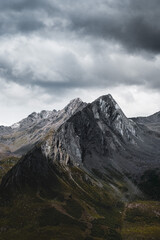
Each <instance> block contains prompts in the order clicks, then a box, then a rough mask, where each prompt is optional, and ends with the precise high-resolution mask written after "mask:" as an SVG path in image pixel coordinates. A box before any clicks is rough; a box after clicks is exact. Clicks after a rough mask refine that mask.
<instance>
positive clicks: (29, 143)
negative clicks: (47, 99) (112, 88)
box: [0, 95, 160, 239]
mask: <svg viewBox="0 0 160 240" xmlns="http://www.w3.org/2000/svg"><path fill="white" fill-rule="evenodd" d="M159 146H160V112H158V113H155V114H154V115H152V116H149V117H137V118H132V119H128V118H127V117H126V116H125V114H124V113H123V111H122V110H121V108H120V107H119V106H118V104H117V103H116V101H115V100H114V99H113V97H112V96H111V95H105V96H101V97H99V98H98V99H96V100H95V101H94V102H92V103H89V104H87V103H83V102H82V101H81V100H80V99H79V98H77V99H74V100H72V101H71V102H70V103H69V104H68V105H67V106H66V107H65V108H64V109H63V110H61V111H56V110H53V111H42V112H40V113H35V112H34V113H32V114H30V115H29V116H28V117H27V118H25V119H23V120H21V121H20V122H18V123H16V124H13V125H12V126H11V127H4V126H1V127H0V152H1V155H0V159H1V162H3V163H4V162H5V161H4V159H7V158H12V157H21V156H22V155H23V156H22V157H21V158H20V160H19V161H18V162H17V163H16V164H15V165H14V166H13V167H12V168H11V169H10V170H9V171H8V172H7V173H6V174H5V176H4V177H3V178H2V182H1V185H0V193H1V195H2V196H3V197H4V199H6V198H7V199H12V198H15V197H16V196H17V194H22V195H24V194H28V195H30V194H29V192H30V193H31V192H32V194H36V196H39V197H40V199H41V198H45V199H46V198H47V199H48V198H49V199H50V198H51V199H57V198H58V196H59V195H60V194H61V195H63V197H62V198H63V199H65V198H66V194H68V193H70V194H71V195H72V194H73V192H74V188H75V196H74V197H73V199H74V201H76V204H80V206H81V207H82V208H83V212H84V214H86V210H85V211H84V209H85V208H86V207H87V206H85V207H84V206H83V204H82V202H83V201H84V199H83V197H82V195H83V193H84V194H87V193H86V191H87V192H88V193H89V192H90V197H89V196H88V195H87V196H88V197H87V200H85V201H86V202H87V201H88V204H89V206H90V208H92V210H93V208H94V209H96V206H97V204H98V202H96V203H95V202H94V196H93V195H92V194H93V188H95V194H97V195H96V197H97V196H99V194H101V191H102V190H103V191H104V193H106V194H109V196H112V198H113V199H118V200H117V201H122V202H128V201H133V200H134V199H146V200H150V199H152V200H160V187H159V186H160V148H159ZM6 161H7V160H6ZM2 168H3V166H2ZM67 186H68V187H67ZM86 186H87V189H86ZM77 187H78V190H76V189H77ZM68 188H71V189H72V190H66V189H68ZM62 189H63V191H61V190H62ZM77 191H78V192H77ZM79 191H80V193H81V194H82V195H81V194H80V193H79ZM62 192H63V193H62ZM104 193H103V194H104ZM79 194H80V195H79ZM73 195H74V194H73ZM101 197H102V196H101ZM101 197H99V199H101ZM77 198H78V199H79V200H78V199H77ZM102 198H105V197H104V196H103V197H102ZM89 199H90V200H89ZM91 199H92V201H91ZM57 201H59V200H57ZM66 201H67V200H65V201H64V204H68V202H67V203H66ZM90 201H91V202H92V203H91V202H90ZM106 201H107V200H106ZM62 202H63V201H62ZM54 204H55V203H54ZM54 204H53V205H54ZM57 204H60V203H57ZM101 204H102V203H101V200H100V205H101ZM102 205H103V204H102ZM56 206H58V207H57V208H56V207H55V205H54V208H56V209H58V211H59V212H61V214H62V212H63V214H64V212H65V214H64V215H65V216H68V215H69V216H70V214H69V212H68V211H67V212H66V210H65V211H64V209H63V211H62V208H63V207H62V205H61V206H60V205H56ZM102 208H103V207H102ZM71 209H72V206H70V208H69V211H71ZM118 209H119V208H118ZM72 210H73V209H72ZM95 211H96V210H95ZM97 211H98V210H97ZM106 211H107V210H106ZM118 211H120V210H118ZM99 214H100V213H99ZM92 215H93V214H92ZM72 217H73V215H72V214H71V219H72ZM92 217H93V216H92ZM81 218H82V216H81ZM93 218H94V217H93ZM105 218H106V217H105ZM94 219H98V218H96V217H95V218H94ZM78 221H80V219H79V220H78ZM86 222H87V224H89V223H90V224H91V222H92V221H91V220H86ZM106 224H109V223H106ZM109 228H111V229H112V230H114V234H115V238H109V236H111V235H106V237H107V236H108V238H99V239H121V236H120V234H119V235H118V230H117V227H113V226H112V227H111V226H110V227H109ZM68 229H69V228H68ZM86 231H87V230H86ZM88 231H89V230H88ZM106 231H107V230H106ZM106 234H107V233H106ZM108 234H110V233H108ZM116 234H117V235H116ZM102 235H103V234H102ZM4 236H5V235H4ZM57 236H58V235H57ZM57 236H56V237H57ZM87 236H88V237H92V238H88V239H98V238H96V237H95V238H94V234H92V231H89V233H88V235H87V234H86V237H87ZM63 238H64V237H63ZM49 239H51V238H49ZM53 239H54V238H53ZM55 239H62V238H58V237H57V238H55ZM64 239H65V238H64ZM66 239H69V238H66ZM73 239H74V238H73ZM81 239H83V238H81ZM84 239H85V238H84ZM86 239H87V238H86ZM124 239H129V238H124ZM133 239H138V238H133ZM146 239H147V238H146ZM153 239H154V238H153ZM155 239H158V238H155Z"/></svg>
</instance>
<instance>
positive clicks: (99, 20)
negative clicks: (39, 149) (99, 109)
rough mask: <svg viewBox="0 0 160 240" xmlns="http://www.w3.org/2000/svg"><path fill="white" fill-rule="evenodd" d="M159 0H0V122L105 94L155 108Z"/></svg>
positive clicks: (128, 104) (159, 98) (130, 105)
mask: <svg viewBox="0 0 160 240" xmlns="http://www.w3.org/2000/svg"><path fill="white" fill-rule="evenodd" d="M159 23H160V1H159V0H121V1H120V0H80V1H75V0H5V1H3V0H1V1H0V125H2V124H3V125H10V124H13V123H14V122H17V121H19V120H21V119H22V118H24V117H26V116H27V115H28V114H30V113H31V112H33V111H37V112H38V111H41V110H43V109H48V110H52V109H61V108H63V107H64V106H65V105H66V104H67V103H68V102H69V101H70V100H71V99H73V98H76V97H80V98H81V99H82V100H83V101H87V102H91V101H92V100H94V99H95V98H97V97H99V96H100V95H104V94H108V93H110V94H112V96H113V97H114V98H115V100H116V101H117V102H118V103H119V105H120V106H121V107H122V109H123V111H124V112H125V114H126V115H127V116H128V117H131V116H138V115H142V116H145V115H149V114H152V113H154V112H156V111H159V110H160V104H159V103H160V24H159Z"/></svg>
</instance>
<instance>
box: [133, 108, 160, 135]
mask: <svg viewBox="0 0 160 240" xmlns="http://www.w3.org/2000/svg"><path fill="white" fill-rule="evenodd" d="M132 119H133V121H135V122H136V123H139V124H144V125H145V126H147V127H148V128H149V129H150V130H153V131H156V132H158V133H160V112H157V113H155V114H153V115H151V116H148V117H137V118H132Z"/></svg>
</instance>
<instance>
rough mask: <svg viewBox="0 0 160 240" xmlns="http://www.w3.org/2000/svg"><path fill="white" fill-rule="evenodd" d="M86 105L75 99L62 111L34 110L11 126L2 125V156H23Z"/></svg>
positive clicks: (0, 137)
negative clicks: (38, 111) (37, 111)
mask: <svg viewBox="0 0 160 240" xmlns="http://www.w3.org/2000/svg"><path fill="white" fill-rule="evenodd" d="M85 106H86V103H83V102H82V100H80V99H79V98H77V99H73V100H72V101H71V102H70V103H69V104H68V105H67V106H66V107H65V108H64V109H62V110H60V111H56V110H53V111H46V110H43V111H41V112H40V113H36V112H33V113H32V114H30V115H29V116H28V117H27V118H25V119H23V120H21V121H20V122H18V123H15V124H13V125H12V126H11V127H4V126H0V152H1V156H3V157H4V156H5V155H6V156H9V155H16V156H21V155H22V154H25V153H27V151H29V150H30V149H32V147H33V146H34V144H36V143H37V142H39V141H40V140H42V139H43V138H44V137H45V135H46V134H47V133H48V132H49V131H50V130H51V129H55V130H56V129H57V128H58V127H59V126H60V125H62V124H63V123H64V122H65V121H66V120H67V119H68V118H70V117H71V116H72V115H73V114H74V113H76V112H77V111H80V110H82V109H83V108H84V107H85ZM0 158H1V157H0Z"/></svg>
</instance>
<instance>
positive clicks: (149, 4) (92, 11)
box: [0, 0, 160, 54]
mask: <svg viewBox="0 0 160 240" xmlns="http://www.w3.org/2000/svg"><path fill="white" fill-rule="evenodd" d="M0 12H1V18H0V26H1V31H0V33H1V35H3V34H6V33H11V34H13V33H14V34H16V33H17V32H21V33H22V34H24V33H26V34H28V33H29V32H33V31H38V30H39V31H40V34H42V35H43V33H42V29H43V30H45V31H46V32H47V31H48V32H50V31H51V30H53V29H52V26H47V25H46V24H45V19H46V16H48V17H49V18H50V20H51V21H53V22H54V24H56V23H55V18H56V17H57V16H58V17H59V19H60V20H59V21H67V22H68V23H69V24H68V25H67V26H66V28H63V29H61V26H62V25H60V24H59V25H58V26H57V27H58V28H59V29H58V31H59V32H61V31H63V32H65V31H66V32H73V33H75V34H77V37H83V38H84V37H88V36H89V37H90V38H91V40H92V38H94V39H103V40H112V41H115V42H117V43H120V44H121V45H123V47H124V48H126V49H127V50H128V51H132V52H133V51H135V52H136V53H137V52H138V51H139V50H145V51H149V52H153V53H155V54H159V52H160V25H159V22H160V1H158V0H152V1H150V0H134V1H133V0H123V1H119V0H112V1H111V0H99V1H97V0H95V1H91V0H85V1H84V0H82V1H80V2H77V1H74V0H61V1H54V0H52V1H51V0H45V1H43V0H12V1H10V0H5V1H1V2H0Z"/></svg>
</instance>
